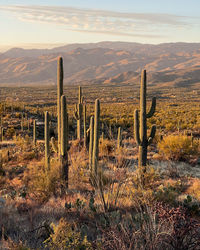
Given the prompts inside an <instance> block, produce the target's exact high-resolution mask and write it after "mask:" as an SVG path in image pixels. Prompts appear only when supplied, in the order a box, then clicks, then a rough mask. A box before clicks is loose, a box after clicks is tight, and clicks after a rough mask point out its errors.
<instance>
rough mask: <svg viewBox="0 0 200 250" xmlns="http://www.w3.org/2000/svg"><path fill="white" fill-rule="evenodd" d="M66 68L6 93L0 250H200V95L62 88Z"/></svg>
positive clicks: (1, 109) (1, 106) (1, 111)
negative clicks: (41, 82)
mask: <svg viewBox="0 0 200 250" xmlns="http://www.w3.org/2000/svg"><path fill="white" fill-rule="evenodd" d="M63 63H64V62H63V59H62V58H61V57H59V58H58V62H57V87H56V88H55V87H52V86H51V87H43V88H37V87H29V88H28V87H27V88H26V87H21V88H6V87H2V88H1V96H0V97H1V103H0V115H1V131H0V135H1V136H0V140H1V142H0V146H1V148H0V236H1V241H0V244H1V245H0V247H1V248H2V249H108V250H109V249H124V250H125V249H141V250H147V249H152V250H153V249H157V250H159V249H163V248H165V249H169V250H171V249H174V250H175V249H180V250H182V249H191V250H196V249H197V250H198V249H200V141H199V138H200V104H199V101H200V99H199V96H198V92H197V91H196V90H191V91H186V90H185V88H184V87H183V88H178V87H177V88H174V89H171V90H169V89H168V88H162V89H159V87H158V86H157V87H154V86H152V85H151V86H149V87H148V81H147V73H146V71H145V70H143V71H142V74H141V85H139V83H138V84H135V85H134V86H133V85H131V84H129V83H127V84H125V85H123V86H122V85H120V84H110V85H109V84H108V85H105V84H104V85H101V84H99V85H84V86H79V87H77V86H63V79H64V71H63ZM147 87H148V90H147ZM139 91H140V93H139ZM149 98H152V103H151V106H150V107H149V105H148V103H149V102H148V100H149ZM77 99H78V101H77Z"/></svg>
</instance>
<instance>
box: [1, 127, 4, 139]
mask: <svg viewBox="0 0 200 250" xmlns="http://www.w3.org/2000/svg"><path fill="white" fill-rule="evenodd" d="M3 140H4V128H1V141H3Z"/></svg>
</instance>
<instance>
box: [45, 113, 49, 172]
mask: <svg viewBox="0 0 200 250" xmlns="http://www.w3.org/2000/svg"><path fill="white" fill-rule="evenodd" d="M49 120H50V119H49V113H48V111H46V112H45V127H44V137H45V167H46V170H49V169H50V148H49Z"/></svg>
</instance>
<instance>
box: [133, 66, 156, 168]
mask: <svg viewBox="0 0 200 250" xmlns="http://www.w3.org/2000/svg"><path fill="white" fill-rule="evenodd" d="M146 79H147V78H146V70H143V71H142V76H141V87H140V120H139V115H138V110H135V114H134V132H135V140H136V142H137V144H138V145H139V166H140V167H141V166H144V169H145V166H146V164H147V147H148V146H149V144H150V143H151V142H152V140H153V138H154V136H155V133H156V126H155V125H153V126H152V128H151V133H150V136H149V137H147V118H150V117H152V116H153V114H154V112H155V108H156V98H155V97H153V99H152V105H151V108H150V111H149V112H148V113H147V112H146V82H147V80H146Z"/></svg>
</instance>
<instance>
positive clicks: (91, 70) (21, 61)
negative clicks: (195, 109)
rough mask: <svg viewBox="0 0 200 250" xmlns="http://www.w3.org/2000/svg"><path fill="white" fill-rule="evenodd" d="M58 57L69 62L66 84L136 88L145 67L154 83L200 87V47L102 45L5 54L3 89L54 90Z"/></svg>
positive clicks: (1, 59)
mask: <svg viewBox="0 0 200 250" xmlns="http://www.w3.org/2000/svg"><path fill="white" fill-rule="evenodd" d="M59 56H62V57H63V59H64V74H65V78H64V79H65V80H64V83H66V84H84V83H95V84H98V83H104V84H119V83H120V84H121V83H134V82H135V81H136V80H138V79H139V75H140V72H141V70H142V69H144V68H145V69H146V70H147V72H148V79H149V82H150V83H151V84H163V85H165V86H176V87H179V86H184V87H185V86H191V85H195V84H198V83H200V43H163V44H158V45H152V44H139V43H128V42H100V43H88V44H69V45H66V46H62V47H56V48H53V49H22V48H12V49H10V50H8V51H6V52H4V53H1V54H0V84H1V85H6V86H10V85H19V86H20V85H23V86H24V85H25V86H29V85H33V84H37V85H38V84H46V85H47V84H49V85H55V84H56V64H57V58H58V57H59Z"/></svg>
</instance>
